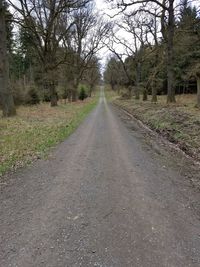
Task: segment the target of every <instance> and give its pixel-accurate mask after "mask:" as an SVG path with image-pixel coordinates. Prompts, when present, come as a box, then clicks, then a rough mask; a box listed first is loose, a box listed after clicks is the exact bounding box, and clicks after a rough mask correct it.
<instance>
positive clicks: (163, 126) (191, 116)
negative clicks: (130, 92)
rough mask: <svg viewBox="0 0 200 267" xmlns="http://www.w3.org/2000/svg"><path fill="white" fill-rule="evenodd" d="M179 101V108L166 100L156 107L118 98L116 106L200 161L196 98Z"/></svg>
mask: <svg viewBox="0 0 200 267" xmlns="http://www.w3.org/2000/svg"><path fill="white" fill-rule="evenodd" d="M149 99H150V97H149ZM176 100H177V103H176V104H170V105H168V104H166V96H158V103H156V104H155V103H151V101H150V100H148V101H146V102H143V101H142V100H135V99H131V100H123V99H120V98H119V97H118V99H115V100H114V103H115V104H117V105H119V106H121V107H122V108H124V109H125V110H127V111H128V112H130V113H132V114H133V115H134V116H135V117H136V118H138V119H139V120H141V121H142V122H144V123H145V124H147V125H149V127H150V128H151V129H153V130H155V131H157V132H158V133H160V134H162V135H163V136H165V137H166V138H167V139H168V140H170V141H171V142H174V143H176V144H177V145H178V146H179V147H180V148H181V149H182V150H184V151H185V152H186V153H188V154H189V155H191V156H193V157H194V158H196V159H198V160H200V110H199V109H197V108H195V102H196V96H195V95H179V96H176Z"/></svg>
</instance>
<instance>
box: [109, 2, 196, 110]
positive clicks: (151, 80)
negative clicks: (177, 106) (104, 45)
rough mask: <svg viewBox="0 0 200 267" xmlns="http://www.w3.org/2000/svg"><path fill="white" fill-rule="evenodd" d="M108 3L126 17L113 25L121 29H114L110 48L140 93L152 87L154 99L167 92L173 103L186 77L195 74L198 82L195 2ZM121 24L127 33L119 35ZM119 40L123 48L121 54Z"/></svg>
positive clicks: (193, 77)
mask: <svg viewBox="0 0 200 267" xmlns="http://www.w3.org/2000/svg"><path fill="white" fill-rule="evenodd" d="M109 2H112V5H113V7H117V8H118V9H119V14H120V16H121V18H120V20H117V22H116V24H117V26H115V27H114V29H115V28H118V30H113V33H114V35H113V38H112V40H111V44H112V45H111V48H110V51H111V52H112V53H113V55H116V54H117V55H118V57H120V58H121V60H120V61H121V64H122V65H125V69H126V74H128V76H129V78H130V77H131V79H132V81H133V84H134V87H135V92H136V98H138V97H139V92H142V91H143V93H145V91H146V90H147V91H148V92H151V94H152V101H153V102H156V101H157V93H167V102H168V103H173V102H175V91H176V90H177V91H178V88H179V90H180V88H182V87H183V86H185V85H184V84H186V81H192V80H194V79H196V81H197V84H198V83H199V82H198V79H199V78H198V77H199V74H198V73H199V60H200V39H199V37H200V16H199V13H198V12H197V9H196V7H195V6H194V5H193V6H192V5H191V3H190V2H189V1H188V0H182V1H180V3H178V5H177V2H176V3H175V1H174V0H163V1H156V0H138V1H135V0H129V1H109ZM116 13H117V12H116ZM120 29H123V31H125V32H127V35H126V36H125V37H122V36H123V35H122V36H120V34H119V32H120ZM130 40H132V42H130ZM120 45H121V47H124V49H123V51H124V52H123V54H121V55H120V53H119V46H120ZM113 48H114V49H113ZM126 76H127V75H126ZM129 80H130V79H129ZM138 85H139V86H138ZM197 87H198V86H197ZM137 88H139V90H137ZM144 89H145V90H144ZM144 99H145V97H144ZM197 106H198V104H197Z"/></svg>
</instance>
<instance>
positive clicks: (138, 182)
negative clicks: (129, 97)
mask: <svg viewBox="0 0 200 267" xmlns="http://www.w3.org/2000/svg"><path fill="white" fill-rule="evenodd" d="M181 162H182V165H179V164H178V163H180V159H179V156H178V155H177V154H176V152H175V151H168V148H167V147H162V145H159V144H158V143H156V141H155V142H154V141H152V140H150V137H149V136H148V135H147V134H146V133H145V131H144V129H140V127H139V126H138V125H137V123H136V122H134V121H132V120H131V119H130V118H128V117H127V115H126V114H124V113H123V112H122V111H120V110H117V108H115V107H113V106H111V105H110V104H108V103H107V102H106V100H105V97H104V93H103V91H102V92H101V97H100V100H99V104H98V106H97V107H96V108H95V110H94V111H93V112H92V113H91V114H90V115H89V116H88V117H87V118H86V120H85V121H84V122H83V123H82V124H81V125H80V127H79V128H78V129H77V130H76V131H75V133H73V134H72V135H71V136H70V137H69V138H68V139H67V140H66V141H65V142H63V143H62V144H60V145H59V146H57V147H56V148H55V149H54V150H53V151H52V152H51V154H50V156H49V157H48V159H46V160H38V161H37V162H35V163H34V164H33V165H32V166H29V167H26V168H23V169H21V170H18V171H17V172H16V173H14V174H10V175H9V176H8V177H7V179H4V180H3V181H4V182H2V184H1V191H0V192H1V194H0V266H1V267H8V266H11V267H14V266H18V267H29V266H34V267H40V266H45V267H46V266H47V267H50V266H51V267H60V266H63V267H66V266H67V267H75V266H84V267H89V266H98V267H126V266H128V267H132V266H133V267H135V266H136V267H137V266H144V267H151V266H152V267H162V266H165V267H167V266H168V267H172V266H174V267H179V266H180V267H189V266H200V193H199V190H197V188H195V187H194V186H193V185H192V183H191V177H190V179H189V176H188V175H189V174H190V173H189V174H186V172H185V171H184V164H183V160H182V161H181Z"/></svg>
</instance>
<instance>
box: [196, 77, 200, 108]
mask: <svg viewBox="0 0 200 267" xmlns="http://www.w3.org/2000/svg"><path fill="white" fill-rule="evenodd" d="M196 106H197V108H200V77H197V105H196Z"/></svg>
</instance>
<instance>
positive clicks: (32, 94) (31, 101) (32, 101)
mask: <svg viewBox="0 0 200 267" xmlns="http://www.w3.org/2000/svg"><path fill="white" fill-rule="evenodd" d="M39 103H40V98H39V96H38V93H37V91H36V89H35V88H31V89H29V91H28V93H27V95H26V96H25V104H28V105H36V104H39Z"/></svg>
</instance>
